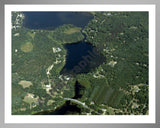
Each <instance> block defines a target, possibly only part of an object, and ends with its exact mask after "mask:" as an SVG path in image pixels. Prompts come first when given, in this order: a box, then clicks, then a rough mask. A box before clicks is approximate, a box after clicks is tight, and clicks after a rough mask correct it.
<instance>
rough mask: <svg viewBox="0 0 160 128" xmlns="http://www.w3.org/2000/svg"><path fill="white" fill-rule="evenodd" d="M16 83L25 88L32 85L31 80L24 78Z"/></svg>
mask: <svg viewBox="0 0 160 128" xmlns="http://www.w3.org/2000/svg"><path fill="white" fill-rule="evenodd" d="M18 84H20V85H22V87H23V88H27V87H30V86H31V85H32V82H30V81H26V80H21V81H20V82H19V83H18Z"/></svg>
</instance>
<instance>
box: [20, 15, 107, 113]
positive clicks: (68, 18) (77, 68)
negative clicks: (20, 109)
mask: <svg viewBox="0 0 160 128" xmlns="http://www.w3.org/2000/svg"><path fill="white" fill-rule="evenodd" d="M23 13H24V15H25V19H24V22H23V26H24V27H26V28H30V29H47V30H51V29H55V28H56V27H59V26H61V25H63V24H73V25H75V26H77V27H81V28H82V29H83V28H84V27H85V26H86V25H87V24H88V22H89V21H90V20H91V19H93V16H92V15H91V14H89V13H86V12H23ZM83 35H84V34H83ZM84 37H85V38H84V39H83V40H82V41H80V42H73V43H72V44H66V45H64V48H65V49H66V50H67V55H66V64H65V66H64V68H63V69H62V70H61V72H60V74H71V75H75V74H79V73H88V72H89V71H91V70H93V69H95V68H96V67H97V66H98V65H100V64H102V63H103V62H105V61H106V58H105V57H104V56H102V55H101V54H100V52H99V51H98V50H97V49H96V48H95V47H93V46H92V45H91V44H90V43H89V42H85V39H86V36H85V35H84ZM44 43H45V42H44ZM81 90H83V87H82V86H81V85H80V84H79V83H78V82H77V81H76V83H75V96H74V97H73V99H79V98H81V97H82V94H80V91H81ZM80 113H81V109H80V108H79V107H77V105H76V104H73V103H70V101H66V103H65V104H64V105H63V106H61V107H60V108H58V109H57V110H56V111H44V112H40V113H36V114H37V115H65V114H80Z"/></svg>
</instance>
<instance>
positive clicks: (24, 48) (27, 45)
mask: <svg viewBox="0 0 160 128" xmlns="http://www.w3.org/2000/svg"><path fill="white" fill-rule="evenodd" d="M21 50H22V51H23V52H31V51H32V50H33V44H32V43H31V42H26V43H25V44H23V45H22V46H21Z"/></svg>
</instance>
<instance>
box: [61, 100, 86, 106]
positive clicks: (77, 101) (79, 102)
mask: <svg viewBox="0 0 160 128" xmlns="http://www.w3.org/2000/svg"><path fill="white" fill-rule="evenodd" d="M64 99H65V100H70V101H73V102H76V103H78V104H81V105H83V107H85V108H88V106H87V105H85V103H83V102H81V101H79V100H76V99H71V98H64Z"/></svg>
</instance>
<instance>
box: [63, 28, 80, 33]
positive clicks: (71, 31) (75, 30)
mask: <svg viewBox="0 0 160 128" xmlns="http://www.w3.org/2000/svg"><path fill="white" fill-rule="evenodd" d="M80 30H81V28H78V27H76V28H70V29H68V30H66V31H65V32H64V33H65V34H73V33H75V32H79V31H80Z"/></svg>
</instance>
